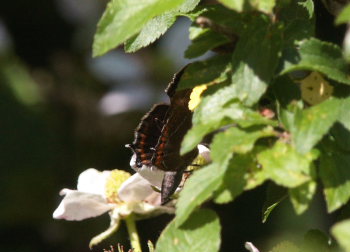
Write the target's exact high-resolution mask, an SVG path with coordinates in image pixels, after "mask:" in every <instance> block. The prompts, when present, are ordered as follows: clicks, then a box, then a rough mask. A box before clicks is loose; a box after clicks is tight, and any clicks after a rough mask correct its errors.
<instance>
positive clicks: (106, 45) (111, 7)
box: [93, 0, 184, 56]
mask: <svg viewBox="0 0 350 252" xmlns="http://www.w3.org/2000/svg"><path fill="white" fill-rule="evenodd" d="M183 2H184V0H165V1H164V0H162V1H161V0H143V1H137V0H122V1H120V0H111V1H110V2H109V3H108V5H107V8H106V10H105V12H104V14H103V16H102V18H101V20H100V21H99V23H98V27H97V31H96V34H95V38H94V44H93V55H94V56H99V55H102V54H104V53H106V52H107V51H109V50H111V49H113V48H114V47H116V46H118V45H120V44H121V43H123V42H125V41H126V40H127V39H129V38H130V37H132V36H133V35H135V34H136V33H137V32H139V31H140V30H141V29H142V28H143V27H144V26H145V25H146V24H147V23H148V22H149V21H150V20H151V19H152V18H153V17H156V16H159V15H161V14H163V13H165V12H167V11H170V10H172V9H174V8H176V7H178V6H179V5H180V4H182V3H183Z"/></svg>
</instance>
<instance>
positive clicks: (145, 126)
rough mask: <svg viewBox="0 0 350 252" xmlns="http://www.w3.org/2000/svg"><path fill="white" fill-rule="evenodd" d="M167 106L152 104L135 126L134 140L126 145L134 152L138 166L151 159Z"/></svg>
mask: <svg viewBox="0 0 350 252" xmlns="http://www.w3.org/2000/svg"><path fill="white" fill-rule="evenodd" d="M169 107H170V106H169V105H168V104H156V105H154V106H153V108H152V109H151V110H150V111H149V112H148V113H147V114H146V115H145V116H144V117H143V118H142V119H141V122H140V124H139V125H138V127H137V128H136V130H135V140H134V142H133V143H132V144H130V145H127V147H129V148H131V149H132V151H133V152H134V153H135V154H136V166H137V167H138V168H141V167H142V165H151V159H152V156H153V155H154V150H155V148H156V145H157V143H158V140H159V136H160V135H161V131H162V128H163V126H164V123H165V121H166V116H167V112H168V110H169Z"/></svg>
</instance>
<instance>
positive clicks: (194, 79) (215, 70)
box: [177, 55, 231, 90]
mask: <svg viewBox="0 0 350 252" xmlns="http://www.w3.org/2000/svg"><path fill="white" fill-rule="evenodd" d="M230 60H231V57H230V56H227V55H218V56H214V57H212V58H210V59H208V60H203V61H196V62H194V63H191V64H189V65H188V66H187V67H186V69H185V72H184V73H183V75H182V76H181V79H180V82H179V84H178V89H177V90H181V89H187V88H194V87H195V86H198V85H204V84H217V83H220V82H223V81H225V80H226V79H227V72H229V71H230V70H231V64H230Z"/></svg>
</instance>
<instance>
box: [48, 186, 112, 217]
mask: <svg viewBox="0 0 350 252" xmlns="http://www.w3.org/2000/svg"><path fill="white" fill-rule="evenodd" d="M64 194H65V197H64V198H63V200H62V201H61V203H60V205H59V206H58V208H57V209H56V210H55V212H54V213H53V218H55V219H65V220H77V221H79V220H83V219H87V218H91V217H96V216H99V215H101V214H103V213H105V212H107V211H109V210H110V209H111V208H112V207H113V205H112V204H108V203H107V201H106V200H105V199H104V198H103V197H102V196H101V195H98V194H92V193H85V192H79V191H75V190H69V189H63V190H62V191H61V192H60V195H64Z"/></svg>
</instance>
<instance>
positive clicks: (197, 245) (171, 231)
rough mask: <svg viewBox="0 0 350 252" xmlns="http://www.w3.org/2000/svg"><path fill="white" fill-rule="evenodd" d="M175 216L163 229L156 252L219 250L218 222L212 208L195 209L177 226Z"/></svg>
mask: <svg viewBox="0 0 350 252" xmlns="http://www.w3.org/2000/svg"><path fill="white" fill-rule="evenodd" d="M176 221H177V219H176V218H175V219H174V220H173V221H172V222H170V223H169V225H168V226H167V228H166V229H165V230H164V231H163V233H162V234H161V236H160V237H159V240H158V242H157V246H156V251H157V252H162V251H164V252H168V251H169V252H170V251H174V252H176V251H181V252H182V251H189V252H190V251H193V252H197V251H213V252H215V251H219V247H220V229H221V228H220V223H219V218H218V216H217V215H216V213H215V212H214V211H212V210H206V209H200V210H197V211H195V212H194V213H193V214H192V215H191V217H190V218H189V219H188V221H187V222H186V223H185V224H184V225H183V226H181V228H178V227H177V226H176Z"/></svg>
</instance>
